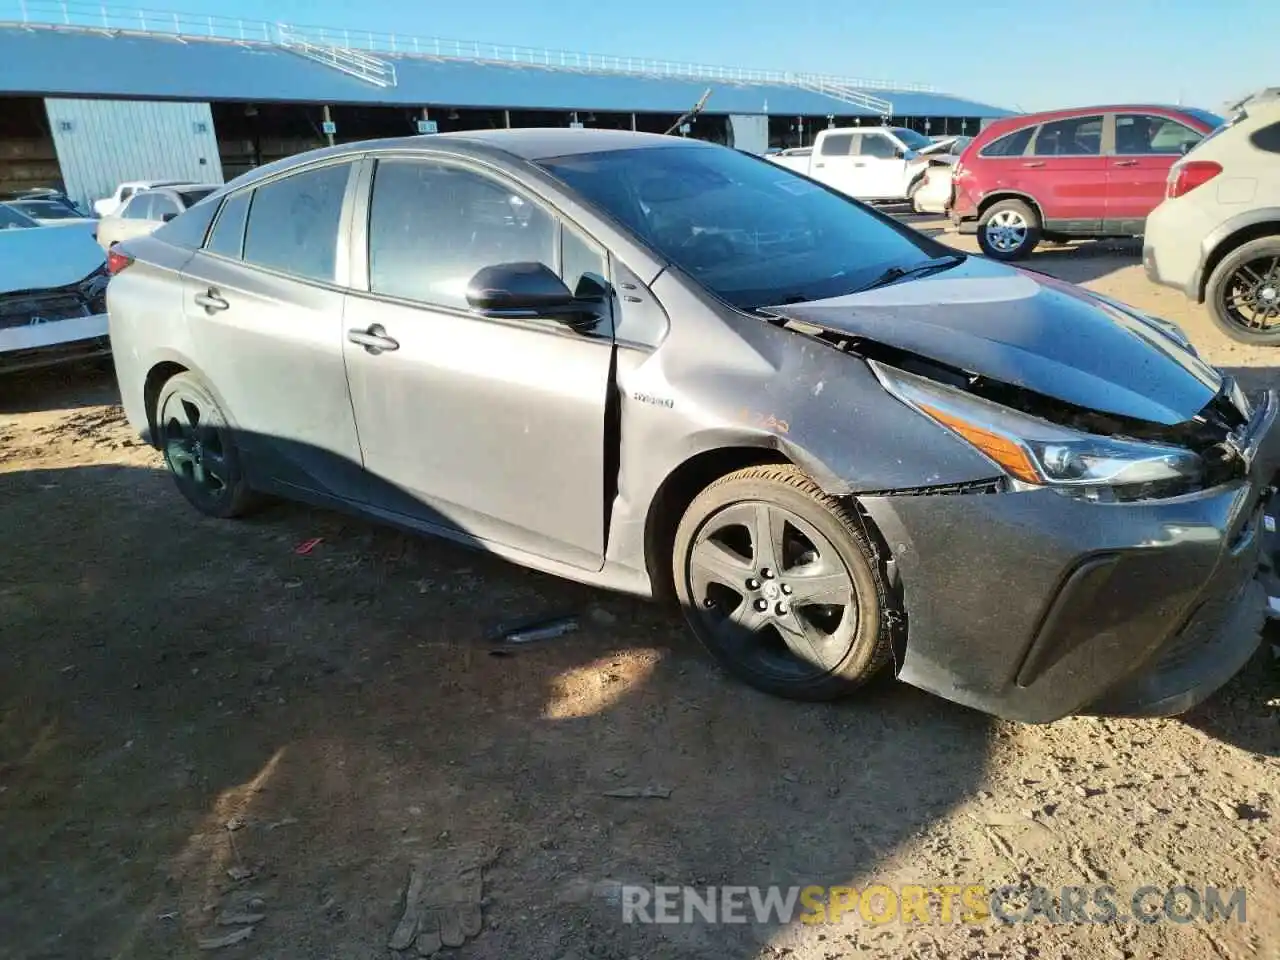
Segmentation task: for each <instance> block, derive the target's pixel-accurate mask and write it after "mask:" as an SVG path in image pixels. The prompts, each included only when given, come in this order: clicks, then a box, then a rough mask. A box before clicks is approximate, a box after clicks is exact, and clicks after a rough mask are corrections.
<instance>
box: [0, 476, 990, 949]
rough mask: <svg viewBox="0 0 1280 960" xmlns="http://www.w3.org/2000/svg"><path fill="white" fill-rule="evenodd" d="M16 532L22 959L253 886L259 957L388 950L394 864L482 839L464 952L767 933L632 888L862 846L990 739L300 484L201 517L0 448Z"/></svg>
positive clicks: (405, 867) (934, 791)
mask: <svg viewBox="0 0 1280 960" xmlns="http://www.w3.org/2000/svg"><path fill="white" fill-rule="evenodd" d="M0 536H3V537H4V539H5V542H6V544H7V547H6V549H5V550H4V551H0V582H3V583H5V584H6V585H7V586H6V587H5V588H4V590H3V591H0V622H3V623H5V624H6V627H5V642H4V643H3V644H2V645H0V711H2V712H0V783H2V784H3V787H2V788H0V790H2V791H3V792H0V822H3V823H4V829H3V830H0V862H3V863H4V864H5V865H6V866H5V870H4V877H3V878H2V879H0V915H4V916H7V917H10V918H13V919H12V920H11V922H10V923H9V924H8V925H7V929H6V934H5V938H6V945H7V947H8V948H9V949H12V950H14V951H16V953H17V954H18V955H23V956H43V955H54V954H56V955H75V956H88V955H91V954H92V955H99V954H109V955H112V956H147V957H155V956H188V955H194V954H195V953H196V950H195V944H196V942H197V940H198V939H199V938H201V937H214V936H219V935H225V934H226V933H227V931H228V929H229V928H228V927H225V926H222V927H220V926H218V919H219V918H220V917H225V916H226V915H227V913H229V912H231V913H234V912H235V911H236V910H237V909H241V910H243V909H244V907H243V904H244V903H245V902H250V901H246V899H245V898H251V902H250V908H249V909H250V910H257V911H259V912H261V913H265V914H266V919H265V920H264V921H262V922H261V923H260V924H258V925H257V926H256V927H255V929H254V932H253V934H252V937H253V940H252V944H253V953H254V955H255V956H259V957H277V956H278V957H290V958H299V957H321V956H323V957H330V956H335V955H342V956H353V957H354V956H361V957H366V956H375V955H376V956H386V955H387V949H386V948H387V942H388V936H389V934H390V933H391V931H392V930H393V928H394V927H395V926H396V923H397V921H398V920H399V918H400V916H401V913H402V911H403V909H404V899H403V898H404V888H405V883H406V879H407V877H408V872H409V867H410V864H411V863H413V862H414V861H415V860H419V859H425V860H426V861H427V862H428V863H440V862H443V861H442V860H441V858H445V859H448V858H456V857H463V856H465V857H469V858H471V859H472V860H473V861H475V862H484V863H485V864H487V866H486V867H485V872H484V897H485V904H486V905H485V909H484V915H485V929H484V931H483V932H482V933H481V934H480V936H479V937H478V938H477V939H476V940H474V941H473V942H472V943H470V944H469V945H468V947H467V948H465V949H466V952H465V956H467V957H485V958H487V957H493V958H499V957H501V958H508V957H513V956H519V957H522V958H531V960H537V958H548V960H550V958H563V957H567V956H570V955H573V956H581V957H585V956H588V955H590V956H602V957H616V958H625V957H629V956H632V955H635V956H644V957H646V958H664V957H676V956H679V957H706V958H713V957H714V958H717V960H719V958H723V957H726V956H734V957H747V956H752V955H756V954H757V953H760V952H762V951H766V950H771V949H772V948H768V947H767V946H766V945H767V944H768V943H769V941H770V939H771V938H773V937H774V936H775V935H777V933H778V924H777V923H776V922H766V923H763V924H758V925H757V924H730V925H726V926H720V927H717V928H715V929H708V928H706V927H705V926H702V925H699V924H693V925H679V926H677V927H671V926H650V925H640V924H624V923H623V922H622V917H621V910H620V907H619V905H618V903H617V901H616V896H617V887H616V884H618V883H628V884H641V885H652V884H689V885H695V886H698V887H701V888H705V887H707V886H711V885H717V886H718V885H723V884H744V885H752V884H761V885H764V884H769V883H779V884H782V885H784V886H790V885H799V886H804V885H808V884H843V883H848V882H850V881H851V880H855V881H857V880H859V879H861V878H866V877H868V876H869V875H874V873H875V871H876V869H877V865H878V864H881V863H883V862H884V861H885V860H886V859H888V858H889V857H891V856H892V855H893V854H894V852H895V851H896V850H898V849H899V848H900V847H901V846H902V845H904V844H905V843H906V842H907V841H908V840H909V839H911V838H913V837H916V836H918V835H919V834H920V833H921V832H922V831H923V830H924V829H925V828H927V827H928V826H929V825H930V824H931V823H933V822H935V821H937V820H938V819H940V818H943V817H945V816H946V815H947V814H948V811H951V810H952V809H953V808H954V807H955V806H956V805H957V804H958V803H961V802H963V801H965V800H966V798H968V797H970V796H971V795H972V794H973V793H974V792H975V791H976V789H977V785H978V784H979V782H980V781H981V780H982V778H983V776H984V770H985V765H986V762H987V758H988V756H989V750H990V746H991V743H992V740H993V736H994V733H993V721H991V720H990V719H989V718H987V717H984V716H982V715H980V714H977V713H974V712H971V711H967V710H964V709H961V708H958V707H954V706H951V705H949V704H946V703H944V702H942V701H940V700H937V699H935V698H932V697H929V696H927V695H925V694H922V693H918V692H916V691H913V690H911V689H909V688H906V687H903V686H899V685H896V684H893V683H877V684H873V685H872V686H871V687H870V688H868V689H867V690H866V692H865V695H864V696H862V697H859V698H857V699H853V700H850V701H847V702H843V703H838V704H797V703H791V702H785V701H781V700H777V699H773V698H770V697H767V696H764V695H761V694H758V693H756V692H754V691H752V690H749V689H747V688H745V687H743V686H742V685H740V684H738V683H736V682H733V681H731V680H729V679H727V678H726V677H725V676H724V675H723V674H722V673H721V672H720V671H719V670H718V669H717V668H716V667H715V666H713V665H712V664H711V663H710V662H709V660H708V659H707V658H706V656H705V655H704V654H702V653H701V652H700V651H699V650H697V649H695V647H694V646H693V644H692V642H691V641H690V640H689V639H687V638H686V634H685V631H684V629H683V627H682V625H681V624H680V623H679V622H678V620H677V617H676V616H675V615H673V614H672V613H671V612H670V611H668V610H665V609H663V608H659V607H657V606H655V605H652V604H648V603H645V602H642V601H638V600H635V599H631V598H627V597H621V596H617V595H611V594H605V593H602V592H599V591H595V590H591V589H589V588H585V587H581V586H578V585H575V584H572V583H568V582H566V581H562V580H559V579H557V578H553V577H550V576H544V575H541V574H537V573H532V572H528V571H525V570H522V569H520V568H517V567H514V566H512V565H509V564H507V563H504V562H502V561H500V560H498V559H496V558H493V557H492V556H489V555H485V554H481V553H477V552H474V551H469V550H466V549H464V548H461V547H458V546H454V545H450V544H446V543H442V542H439V541H429V540H422V539H419V538H416V537H413V536H409V535H404V534H401V533H399V532H396V531H391V530H387V529H384V528H378V527H374V526H372V525H370V524H367V523H364V522H363V521H360V520H354V519H350V518H347V517H345V516H341V515H338V514H334V513H329V512H325V511H319V510H311V509H308V508H303V507H295V506H290V505H275V506H270V507H268V508H267V509H266V510H264V511H263V512H261V513H260V514H258V515H256V516H255V517H253V518H252V519H248V520H246V521H244V522H238V523H232V522H220V521H214V520H210V519H206V518H203V517H201V516H199V515H197V514H196V513H195V512H194V511H192V510H191V509H190V508H189V507H188V506H187V505H186V504H185V502H183V501H182V500H181V498H180V497H179V496H178V494H177V493H176V492H175V491H174V490H173V488H172V485H171V483H170V481H169V479H168V477H167V476H166V475H164V474H162V473H160V472H159V471H157V470H150V469H144V468H133V467H106V466H94V467H78V468H68V469H61V470H31V471H25V472H14V473H7V474H0ZM566 613H567V614H573V615H576V616H577V618H578V624H579V629H578V630H577V631H576V632H573V633H570V634H567V635H565V636H563V637H560V638H557V639H555V640H550V641H545V642H542V643H538V644H529V645H527V646H519V647H516V646H511V645H500V644H494V643H491V642H490V641H489V640H488V639H487V637H488V634H489V633H490V631H491V629H492V627H493V625H494V624H495V623H500V622H502V621H503V620H505V619H507V618H516V617H522V616H525V615H555V614H566ZM494 654H499V655H494ZM628 788H638V789H640V790H641V791H643V790H644V789H645V788H658V789H656V790H654V791H651V792H656V793H658V794H659V796H656V797H651V798H644V797H640V798H628V797H619V796H610V795H609V793H610V792H613V791H617V790H619V789H623V790H624V792H625V790H626V789H628ZM667 790H669V791H670V793H669V795H667V794H665V791H667ZM948 882H949V881H948ZM611 897H613V898H614V899H610V898H611ZM252 898H260V902H259V901H258V900H253V899H252ZM854 929H856V927H855V928H854ZM857 935H858V934H855V933H848V934H846V933H844V932H843V931H840V932H839V933H834V934H833V936H834V937H835V938H837V939H840V940H842V941H843V940H844V939H845V938H848V939H850V940H851V941H852V940H853V939H855V938H856V936H857ZM335 947H336V948H337V949H338V951H339V952H338V954H335V953H334V950H335ZM844 947H845V948H846V949H854V945H853V944H852V942H851V943H847V944H844ZM407 955H408V954H406V956H407ZM767 955H770V956H772V955H773V954H772V953H768V954H767Z"/></svg>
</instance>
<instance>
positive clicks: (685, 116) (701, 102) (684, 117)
mask: <svg viewBox="0 0 1280 960" xmlns="http://www.w3.org/2000/svg"><path fill="white" fill-rule="evenodd" d="M710 96H711V88H710V87H707V90H706V92H705V93H703V95H702V96H700V97H699V98H698V102H697V103H695V104H694V105H693V109H692V110H690V111H689V112H688V113H682V114H681V115H680V119H679V120H677V121H676V122H675V123H673V124H672V125H671V126H670V127H668V128H667V131H666V133H664V134H663V136H664V137H669V136H671V135H672V134H673V133H675V132H676V131H677V130H679V129H680V128H681V127H682V126H684V124H685V123H686V122H687V121H689V120H692V119H693V118H694V117H696V116H697V115H698V114H700V113H701V112H702V108H703V107H705V106H706V105H707V100H708V98H710Z"/></svg>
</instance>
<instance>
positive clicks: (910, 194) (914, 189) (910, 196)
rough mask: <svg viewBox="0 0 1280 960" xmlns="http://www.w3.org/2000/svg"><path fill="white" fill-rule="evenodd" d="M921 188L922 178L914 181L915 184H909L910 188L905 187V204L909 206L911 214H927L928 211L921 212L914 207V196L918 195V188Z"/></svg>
mask: <svg viewBox="0 0 1280 960" xmlns="http://www.w3.org/2000/svg"><path fill="white" fill-rule="evenodd" d="M923 186H924V178H923V177H921V178H920V179H919V180H917V181H915V183H913V184H911V186H909V187H907V202H908V203H909V204H911V212H912V213H927V212H928V211H925V210H921V209H920V208H919V207H918V206H917V205H916V194H918V193H919V192H920V188H921V187H923Z"/></svg>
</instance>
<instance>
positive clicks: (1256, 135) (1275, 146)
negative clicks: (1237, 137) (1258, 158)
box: [1249, 121, 1280, 153]
mask: <svg viewBox="0 0 1280 960" xmlns="http://www.w3.org/2000/svg"><path fill="white" fill-rule="evenodd" d="M1249 142H1250V143H1251V144H1253V146H1255V147H1256V148H1257V149H1259V150H1261V151H1263V152H1264V153H1280V121H1276V122H1275V123H1269V124H1267V125H1266V126H1265V127H1259V128H1258V129H1257V130H1255V131H1253V133H1251V134H1249Z"/></svg>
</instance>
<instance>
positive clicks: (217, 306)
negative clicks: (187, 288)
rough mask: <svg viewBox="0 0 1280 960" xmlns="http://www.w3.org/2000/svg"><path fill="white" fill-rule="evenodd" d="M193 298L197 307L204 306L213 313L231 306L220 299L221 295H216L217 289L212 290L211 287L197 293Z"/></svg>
mask: <svg viewBox="0 0 1280 960" xmlns="http://www.w3.org/2000/svg"><path fill="white" fill-rule="evenodd" d="M195 299H196V306H197V307H204V308H205V309H206V310H207V311H209V312H210V313H214V312H215V311H218V310H226V309H227V308H228V307H229V306H231V304H229V303H227V301H226V300H224V299H222V297H220V296H219V295H218V291H217V290H214V289H213V288H212V287H210V288H209V289H208V290H206V291H205V292H204V293H197V294H196V297H195Z"/></svg>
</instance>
